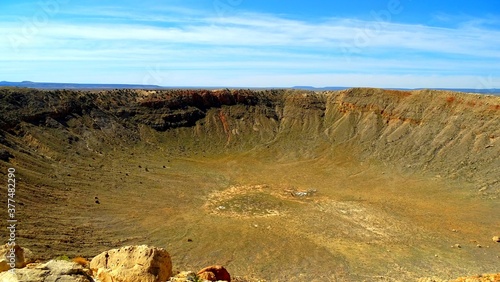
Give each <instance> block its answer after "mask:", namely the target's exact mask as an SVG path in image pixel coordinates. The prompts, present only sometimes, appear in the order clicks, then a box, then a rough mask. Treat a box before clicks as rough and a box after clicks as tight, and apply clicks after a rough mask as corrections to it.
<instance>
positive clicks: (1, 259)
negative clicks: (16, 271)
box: [0, 244, 33, 272]
mask: <svg viewBox="0 0 500 282" xmlns="http://www.w3.org/2000/svg"><path fill="white" fill-rule="evenodd" d="M11 249H13V250H14V252H13V253H12V252H11ZM32 261H33V253H32V252H31V251H30V250H29V249H26V248H21V247H20V246H19V245H15V246H14V247H10V246H9V245H7V244H5V245H2V246H0V272H3V271H7V270H9V269H11V268H12V267H11V263H14V265H15V268H22V267H25V266H26V264H28V263H30V262H32Z"/></svg>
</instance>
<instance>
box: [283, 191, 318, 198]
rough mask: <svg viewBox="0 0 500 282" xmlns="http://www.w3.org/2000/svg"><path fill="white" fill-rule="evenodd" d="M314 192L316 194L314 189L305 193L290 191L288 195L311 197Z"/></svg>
mask: <svg viewBox="0 0 500 282" xmlns="http://www.w3.org/2000/svg"><path fill="white" fill-rule="evenodd" d="M316 192H318V191H317V190H316V189H309V190H307V191H291V192H290V194H291V195H292V196H293V197H298V198H302V197H309V196H313V195H314V194H316Z"/></svg>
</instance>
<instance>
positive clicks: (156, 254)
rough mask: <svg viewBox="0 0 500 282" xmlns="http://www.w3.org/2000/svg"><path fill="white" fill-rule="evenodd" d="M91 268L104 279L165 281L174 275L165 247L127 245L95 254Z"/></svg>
mask: <svg viewBox="0 0 500 282" xmlns="http://www.w3.org/2000/svg"><path fill="white" fill-rule="evenodd" d="M90 269H91V270H92V272H93V274H94V277H95V278H97V279H99V281H101V282H160V281H161V282H164V281H167V280H168V279H169V278H170V276H171V275H172V261H171V259H170V255H169V254H168V252H167V251H166V250H164V249H162V248H155V247H148V246H146V245H142V246H127V247H122V248H120V249H112V250H109V251H106V252H103V253H101V254H99V255H98V256H96V257H94V258H93V259H92V261H91V262H90Z"/></svg>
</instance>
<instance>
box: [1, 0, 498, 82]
mask: <svg viewBox="0 0 500 282" xmlns="http://www.w3.org/2000/svg"><path fill="white" fill-rule="evenodd" d="M0 11H1V12H0V38H1V39H0V81H2V80H5V81H26V80H28V81H36V82H62V83H126V84H152V85H161V86H199V87H203V86H210V87H213V86H227V87H292V86H297V85H301V86H314V87H325V86H348V87H355V86H356V87H358V86H359V87H401V88H434V87H446V88H474V89H479V88H500V1H491V0H477V1H470V0H468V1H465V0H454V1H451V0H442V1H435V0H434V1H430V0H419V1H417V0H371V1H369V0H359V1H354V0H350V1H347V0H335V1H333V0H332V1H326V0H321V1H318V0H309V1H297V0H288V1H277V0H199V1H194V0H164V1H159V0H156V1H154V0H141V1H130V0H120V1H115V0H100V1H96V0H89V1H76V0H36V1H31V0H28V1H18V0H16V1H12V0H2V1H1V3H0Z"/></svg>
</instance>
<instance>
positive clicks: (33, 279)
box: [0, 260, 94, 282]
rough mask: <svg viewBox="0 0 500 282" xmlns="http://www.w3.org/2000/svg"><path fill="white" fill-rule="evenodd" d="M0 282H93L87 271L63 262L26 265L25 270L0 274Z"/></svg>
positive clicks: (55, 261)
mask: <svg viewBox="0 0 500 282" xmlns="http://www.w3.org/2000/svg"><path fill="white" fill-rule="evenodd" d="M0 281H1V282H4V281H5V282H7V281H8V282H18V281H19V282H21V281H24V282H26V281H29V282H56V281H57V282H94V279H93V278H92V276H91V271H90V270H89V269H85V268H83V267H82V266H81V265H79V264H78V263H75V262H71V261H65V260H51V261H49V262H47V263H43V264H41V263H33V264H28V265H27V266H26V267H25V268H21V269H15V270H14V271H13V272H12V271H6V272H3V273H1V274H0Z"/></svg>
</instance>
